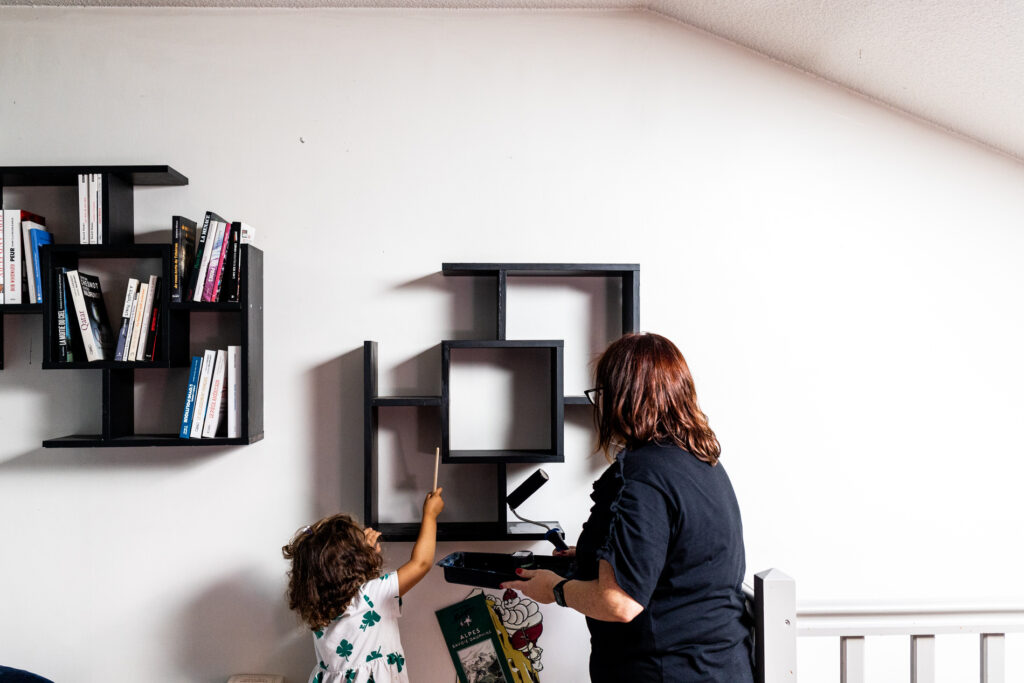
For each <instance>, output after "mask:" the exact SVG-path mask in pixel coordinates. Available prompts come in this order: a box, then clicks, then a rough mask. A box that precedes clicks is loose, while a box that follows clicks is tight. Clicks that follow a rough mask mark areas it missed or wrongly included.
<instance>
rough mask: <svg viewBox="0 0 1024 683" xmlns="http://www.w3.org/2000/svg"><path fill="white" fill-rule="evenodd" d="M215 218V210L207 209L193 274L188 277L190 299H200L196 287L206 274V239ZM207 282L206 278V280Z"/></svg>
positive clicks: (197, 243)
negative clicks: (204, 263) (204, 268)
mask: <svg viewBox="0 0 1024 683" xmlns="http://www.w3.org/2000/svg"><path fill="white" fill-rule="evenodd" d="M212 220H213V212H212V211H207V212H206V217H205V218H204V219H203V229H202V230H201V231H200V232H199V240H198V242H196V260H195V262H194V263H193V264H192V274H191V275H189V278H188V293H187V295H188V296H187V298H188V300H189V301H198V299H196V298H195V293H196V289H198V288H199V278H200V277H202V276H205V275H206V271H204V270H203V269H202V268H203V262H204V260H205V261H207V262H208V261H209V260H210V259H209V254H207V252H206V240H207V238H208V237H209V235H210V222H211V221H212ZM204 282H205V280H204Z"/></svg>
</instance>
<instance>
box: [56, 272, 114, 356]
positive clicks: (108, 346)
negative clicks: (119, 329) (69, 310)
mask: <svg viewBox="0 0 1024 683" xmlns="http://www.w3.org/2000/svg"><path fill="white" fill-rule="evenodd" d="M67 279H68V290H69V291H70V292H71V303H72V306H73V308H74V312H75V321H76V324H77V327H78V330H79V332H80V333H81V337H82V343H83V344H84V346H85V356H86V359H87V360H89V361H90V362H92V361H97V360H105V359H107V358H110V356H111V353H112V351H113V344H112V341H113V335H112V334H111V332H110V322H109V320H108V319H107V309H106V307H105V306H104V305H103V292H102V290H101V289H100V281H99V279H98V278H96V277H95V276H93V275H88V274H86V273H81V272H79V271H77V270H69V271H68V273H67Z"/></svg>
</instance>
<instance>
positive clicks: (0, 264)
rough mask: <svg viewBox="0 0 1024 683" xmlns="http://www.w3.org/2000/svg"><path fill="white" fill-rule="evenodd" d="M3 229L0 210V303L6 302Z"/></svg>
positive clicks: (5, 257) (5, 263)
mask: <svg viewBox="0 0 1024 683" xmlns="http://www.w3.org/2000/svg"><path fill="white" fill-rule="evenodd" d="M5 232H6V231H5V230H4V212H3V210H0V304H3V303H6V302H7V294H6V293H5V292H6V289H7V288H6V287H5V286H4V285H5V284H6V283H7V252H6V251H5V250H4V244H6V243H7V242H6V239H7V238H6V237H5V236H4V234H5Z"/></svg>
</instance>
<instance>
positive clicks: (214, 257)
mask: <svg viewBox="0 0 1024 683" xmlns="http://www.w3.org/2000/svg"><path fill="white" fill-rule="evenodd" d="M216 225H217V228H216V231H215V230H214V228H213V225H212V224H211V226H210V237H209V239H208V240H207V251H209V252H210V262H209V263H208V264H207V266H206V280H205V282H204V283H203V287H202V289H203V293H202V297H201V298H200V299H197V301H213V300H214V299H213V290H214V289H216V287H217V276H218V274H219V273H220V269H221V268H222V267H223V265H224V264H223V261H222V260H221V257H222V256H223V255H224V233H225V231H226V230H227V227H228V225H227V223H223V222H221V221H217V224H216ZM197 293H198V292H197Z"/></svg>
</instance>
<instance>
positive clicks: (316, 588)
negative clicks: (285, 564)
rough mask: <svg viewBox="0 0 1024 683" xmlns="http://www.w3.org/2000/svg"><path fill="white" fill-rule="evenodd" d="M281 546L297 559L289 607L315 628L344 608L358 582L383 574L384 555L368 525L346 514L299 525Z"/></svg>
mask: <svg viewBox="0 0 1024 683" xmlns="http://www.w3.org/2000/svg"><path fill="white" fill-rule="evenodd" d="M281 552H282V553H284V557H285V559H286V560H291V561H292V568H291V570H290V571H289V572H288V607H290V608H291V609H293V610H295V611H296V612H298V613H299V616H300V617H302V620H303V621H304V622H305V623H306V624H307V625H308V626H309V627H310V628H311V629H313V630H320V629H323V628H324V627H325V626H327V624H329V623H331V621H333V620H334V619H335V618H336V617H338V616H340V615H341V614H343V613H344V612H345V609H346V608H347V607H348V605H349V603H350V602H351V601H352V598H353V597H355V596H356V594H357V593H358V592H359V587H360V586H361V585H363V584H364V583H366V582H367V581H369V580H370V579H373V578H376V577H377V576H379V575H380V569H381V565H382V564H383V561H384V560H383V558H382V557H381V554H380V552H378V551H377V550H376V549H375V548H373V547H371V546H370V545H368V544H367V542H366V538H365V536H364V535H363V527H362V526H360V525H359V524H358V523H356V521H355V520H354V519H352V517H351V516H349V515H345V514H339V515H332V516H330V517H325V518H323V519H321V520H320V521H319V522H317V523H316V524H313V525H312V526H309V527H305V528H303V529H299V531H297V532H296V533H295V537H294V538H292V540H291V542H290V543H289V544H288V545H286V546H284V547H283V548H281Z"/></svg>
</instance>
